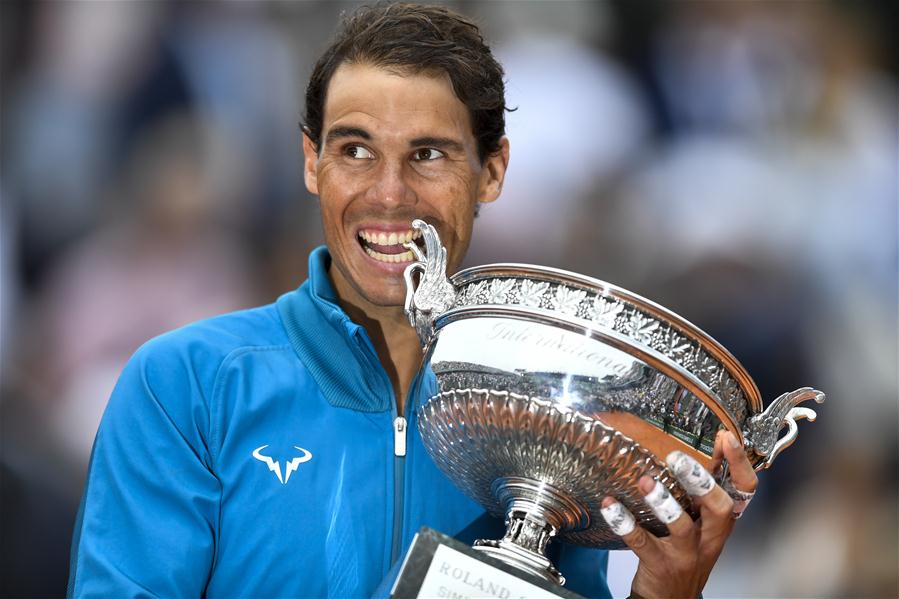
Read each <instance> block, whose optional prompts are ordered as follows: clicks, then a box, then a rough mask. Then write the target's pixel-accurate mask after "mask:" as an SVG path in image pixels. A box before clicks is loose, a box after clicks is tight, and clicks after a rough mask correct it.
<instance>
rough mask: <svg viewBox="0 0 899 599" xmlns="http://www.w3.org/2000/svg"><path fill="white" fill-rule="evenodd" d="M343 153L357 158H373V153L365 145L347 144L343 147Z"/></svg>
mask: <svg viewBox="0 0 899 599" xmlns="http://www.w3.org/2000/svg"><path fill="white" fill-rule="evenodd" d="M343 153H344V154H346V155H347V156H349V157H350V158H356V159H359V160H368V159H371V158H374V155H373V154H372V153H371V152H369V150H368V148H366V147H365V146H356V145H353V146H347V147H345V148H344V149H343Z"/></svg>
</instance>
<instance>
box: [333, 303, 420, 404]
mask: <svg viewBox="0 0 899 599" xmlns="http://www.w3.org/2000/svg"><path fill="white" fill-rule="evenodd" d="M347 295H349V294H342V293H340V291H338V296H339V300H338V301H339V303H340V306H341V308H343V310H344V311H345V312H346V313H347V314H348V315H349V317H350V318H351V319H352V320H353V322H355V323H357V324H360V325H362V326H363V327H364V328H365V330H366V331H367V332H368V336H369V337H370V338H371V340H372V343H373V344H374V346H375V351H377V353H378V359H379V360H380V362H381V366H383V368H384V370H385V372H387V376H388V377H389V378H390V383H391V384H392V385H393V392H394V395H395V399H396V406H397V413H398V414H399V415H403V414H404V413H405V403H406V397H407V396H408V395H409V388H410V387H411V386H412V380H413V379H414V378H415V375H416V374H417V373H418V369H419V368H420V367H421V359H422V352H421V343H420V342H419V340H418V335H417V334H416V332H415V329H414V328H413V327H412V326H410V325H409V320H408V319H407V318H406V314H405V313H404V312H403V308H401V307H399V306H370V305H365V307H363V306H362V304H363V302H361V301H353V300H351V299H347V297H346V296H347Z"/></svg>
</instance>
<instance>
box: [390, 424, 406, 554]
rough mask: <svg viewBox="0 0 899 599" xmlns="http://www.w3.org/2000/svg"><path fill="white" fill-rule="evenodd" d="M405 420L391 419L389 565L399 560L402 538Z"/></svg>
mask: <svg viewBox="0 0 899 599" xmlns="http://www.w3.org/2000/svg"><path fill="white" fill-rule="evenodd" d="M407 424H408V423H407V422H406V419H405V418H404V417H403V416H397V417H396V418H394V419H393V540H392V544H391V549H390V563H391V564H393V563H394V562H396V560H397V559H399V557H400V555H399V553H400V549H401V545H402V536H403V502H404V497H405V468H404V466H405V462H406V434H407V433H406V428H407Z"/></svg>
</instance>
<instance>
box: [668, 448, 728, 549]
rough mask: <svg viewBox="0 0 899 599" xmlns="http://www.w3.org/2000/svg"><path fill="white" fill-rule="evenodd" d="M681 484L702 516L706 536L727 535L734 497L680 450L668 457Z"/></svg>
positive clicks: (670, 465) (670, 466)
mask: <svg viewBox="0 0 899 599" xmlns="http://www.w3.org/2000/svg"><path fill="white" fill-rule="evenodd" d="M665 461H666V462H667V464H668V468H669V469H670V470H671V472H672V473H673V474H674V476H675V478H677V481H678V482H679V483H680V485H681V486H682V487H683V488H684V489H685V490H686V491H687V493H689V494H690V495H691V496H692V497H693V502H694V503H695V504H696V506H697V507H698V508H699V513H700V516H701V519H702V530H703V537H704V538H712V537H721V538H722V539H723V538H726V535H727V533H729V532H730V529H731V527H732V526H733V516H732V510H733V500H732V499H731V498H730V497H729V496H728V493H726V492H725V491H724V489H722V488H721V487H719V486H718V485H717V484H716V483H715V478H714V477H713V476H712V474H711V473H710V472H709V471H708V470H706V469H705V468H703V467H702V465H701V464H700V463H699V462H697V461H696V460H694V459H693V458H691V457H690V456H689V455H687V454H685V453H683V452H681V451H672V452H671V453H670V454H668V457H667V458H665Z"/></svg>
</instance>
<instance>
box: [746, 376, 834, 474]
mask: <svg viewBox="0 0 899 599" xmlns="http://www.w3.org/2000/svg"><path fill="white" fill-rule="evenodd" d="M810 399H814V400H815V402H816V403H821V402H823V401H824V394H823V393H821V392H820V391H818V390H816V389H812V388H811V387H803V388H801V389H797V390H795V391H791V392H790V393H784V394H783V395H781V396H780V397H778V398H777V399H775V400H774V401H773V402H771V405H769V406H768V409H766V410H765V411H764V412H762V413H761V414H757V415H755V416H753V417H752V418H750V419H749V421H748V423H747V427H746V430H745V431H744V433H743V434H744V436H745V437H746V445H747V447H748V448H750V449H752V450H753V451H754V452H755V453H756V454H758V455H759V456H764V457H766V459H765V460H764V461H763V464H764V467H765V468H768V467H770V466H771V464H772V462H774V459H775V458H776V457H777V456H778V454H779V453H780V452H781V451H783V450H784V449H786V448H787V447H789V446H790V445H792V444H793V442H794V441H795V440H796V436H797V435H798V434H799V427H798V425H797V424H796V421H797V420H802V419H803V418H806V419H808V420H810V421H812V422H814V420H815V418H816V417H817V414H816V413H815V411H814V410H812V409H811V408H802V407H797V406H798V405H799V404H800V403H802V402H805V401H808V400H810ZM785 426H786V427H788V429H789V430H788V431H787V434H785V435H784V436H783V437H779V435H780V431H781V430H783V427H785Z"/></svg>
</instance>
